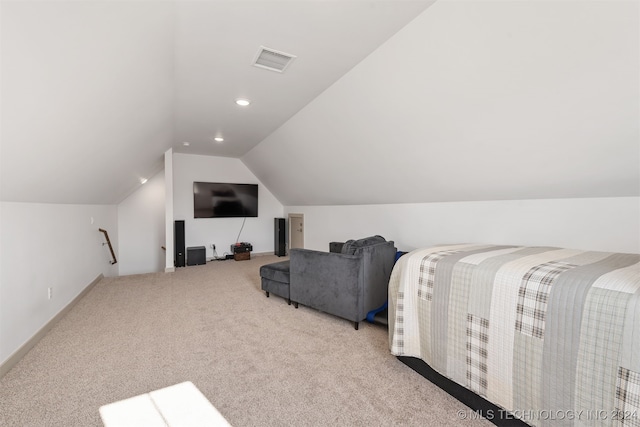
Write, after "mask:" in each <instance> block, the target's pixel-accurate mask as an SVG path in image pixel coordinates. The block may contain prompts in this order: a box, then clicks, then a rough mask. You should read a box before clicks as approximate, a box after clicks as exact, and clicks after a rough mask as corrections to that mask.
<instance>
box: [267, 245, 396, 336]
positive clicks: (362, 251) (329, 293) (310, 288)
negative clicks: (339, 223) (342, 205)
mask: <svg viewBox="0 0 640 427" xmlns="http://www.w3.org/2000/svg"><path fill="white" fill-rule="evenodd" d="M330 249H331V252H322V251H314V250H309V249H292V250H291V253H290V261H289V265H288V267H289V270H288V273H289V277H288V278H289V286H288V292H287V286H286V283H285V281H286V263H287V261H284V262H279V263H275V264H269V265H266V266H263V267H262V268H261V271H260V275H261V277H262V289H263V290H264V291H265V292H266V293H267V296H269V293H270V292H272V293H274V294H276V295H279V296H282V297H283V298H286V299H287V301H289V302H293V303H294V306H295V307H296V308H297V307H298V304H302V305H304V306H307V307H311V308H315V309H317V310H320V311H323V312H326V313H329V314H332V315H334V316H338V317H341V318H343V319H346V320H350V321H352V322H354V326H355V328H356V329H358V324H359V322H360V321H362V320H364V319H365V318H366V317H367V313H368V312H369V311H371V310H374V309H376V308H378V307H380V306H381V305H383V304H384V303H385V302H386V300H387V287H388V284H389V277H390V275H391V270H392V268H393V264H394V260H395V256H396V248H395V246H394V243H393V242H392V241H386V240H385V239H384V238H383V237H381V236H372V237H367V238H364V239H359V240H349V241H347V242H345V243H335V242H333V243H331V244H330Z"/></svg>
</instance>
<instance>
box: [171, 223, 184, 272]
mask: <svg viewBox="0 0 640 427" xmlns="http://www.w3.org/2000/svg"><path fill="white" fill-rule="evenodd" d="M173 240H174V241H173V244H174V246H175V252H174V254H175V258H174V262H175V265H176V267H184V266H185V259H186V256H185V252H184V251H185V248H184V221H176V222H175V223H174V226H173Z"/></svg>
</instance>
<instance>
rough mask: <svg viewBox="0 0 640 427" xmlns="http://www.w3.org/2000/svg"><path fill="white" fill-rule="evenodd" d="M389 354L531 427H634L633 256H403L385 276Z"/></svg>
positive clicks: (638, 398) (636, 338)
mask: <svg viewBox="0 0 640 427" xmlns="http://www.w3.org/2000/svg"><path fill="white" fill-rule="evenodd" d="M389 345H390V348H391V352H392V353H393V354H394V355H396V356H412V357H417V358H419V359H422V360H424V361H425V362H426V363H428V364H429V365H430V366H431V367H432V368H433V369H435V370H436V371H438V372H439V373H441V374H442V375H444V376H446V377H448V378H450V379H452V380H453V381H455V382H457V383H459V384H461V385H463V386H465V387H467V388H468V389H470V390H472V391H474V392H475V393H477V394H479V395H481V396H483V397H484V398H486V399H487V400H490V401H492V402H493V403H495V404H497V405H499V406H500V407H502V408H505V409H507V410H509V411H512V413H513V414H514V415H515V416H516V417H518V418H521V419H523V420H524V421H526V422H527V423H529V424H531V425H594V426H596V425H598V426H600V425H628V426H640V255H637V254H616V253H605V252H586V251H579V250H571V249H558V248H550V247H514V246H493V245H491V246H489V245H449V246H438V247H432V248H428V249H420V250H415V251H413V252H411V253H409V254H407V255H405V256H403V257H402V258H400V259H399V260H398V262H397V264H396V266H395V268H394V270H393V272H392V274H391V280H390V283H389Z"/></svg>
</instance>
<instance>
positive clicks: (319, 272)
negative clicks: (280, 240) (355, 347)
mask: <svg viewBox="0 0 640 427" xmlns="http://www.w3.org/2000/svg"><path fill="white" fill-rule="evenodd" d="M363 278H364V263H363V262H362V255H344V254H339V253H332V252H320V251H313V250H309V249H291V252H290V280H291V282H290V290H289V293H290V297H291V301H294V302H297V303H300V304H302V305H306V306H309V307H313V308H315V309H317V310H320V311H324V312H326V313H330V314H333V315H336V316H339V317H342V318H344V319H347V320H352V321H355V322H358V321H361V320H362V319H364V317H363V318H361V319H359V318H357V317H359V316H360V314H358V313H361V312H362V304H363V286H362V284H363Z"/></svg>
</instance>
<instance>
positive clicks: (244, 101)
mask: <svg viewBox="0 0 640 427" xmlns="http://www.w3.org/2000/svg"><path fill="white" fill-rule="evenodd" d="M236 104H238V105H239V106H241V107H246V106H247V105H249V104H251V101H249V100H248V99H243V98H238V99H236Z"/></svg>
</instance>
